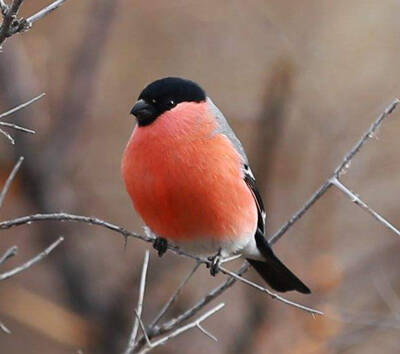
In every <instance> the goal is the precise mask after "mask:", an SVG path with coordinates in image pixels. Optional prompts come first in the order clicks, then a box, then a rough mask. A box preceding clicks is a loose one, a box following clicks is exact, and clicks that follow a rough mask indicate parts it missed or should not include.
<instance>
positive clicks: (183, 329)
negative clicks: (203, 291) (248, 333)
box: [139, 303, 225, 354]
mask: <svg viewBox="0 0 400 354" xmlns="http://www.w3.org/2000/svg"><path fill="white" fill-rule="evenodd" d="M224 306H225V304H224V303H220V304H219V305H217V306H216V307H214V308H213V309H211V310H210V311H207V312H206V313H205V314H204V315H202V316H200V317H199V318H198V319H196V320H195V321H193V322H190V323H188V324H187V325H185V326H183V327H180V328H178V329H177V330H176V331H174V332H172V333H170V334H168V335H167V336H165V337H163V338H161V339H159V340H157V341H154V342H153V343H148V344H147V345H146V346H145V347H144V348H143V349H142V350H141V351H140V352H139V354H145V353H148V352H149V351H150V350H152V349H154V348H155V347H158V346H160V345H162V344H165V343H166V342H168V341H169V340H170V339H172V338H175V337H177V336H179V335H180V334H182V333H184V332H186V331H188V330H190V329H192V328H194V327H197V328H199V329H200V330H201V332H203V333H204V334H206V335H207V336H209V337H210V338H212V339H214V340H215V339H216V338H215V337H214V336H213V335H210V333H208V332H207V331H205V330H204V328H202V327H201V323H202V322H203V321H205V320H206V319H207V318H209V317H210V316H212V315H213V314H215V313H216V312H217V311H220V310H221V309H222V308H223V307H224Z"/></svg>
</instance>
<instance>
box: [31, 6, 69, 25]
mask: <svg viewBox="0 0 400 354" xmlns="http://www.w3.org/2000/svg"><path fill="white" fill-rule="evenodd" d="M66 1H67V0H57V1H54V2H53V3H52V4H50V5H49V6H46V7H45V8H43V9H42V10H40V11H38V12H37V13H35V14H34V15H32V16H31V17H28V18H27V19H26V21H27V22H28V24H29V27H32V25H33V24H34V23H35V22H36V21H39V20H41V19H42V18H43V17H45V16H47V15H48V14H49V13H50V12H53V11H54V10H56V9H58V8H59V7H60V6H61V5H62V4H64V2H66Z"/></svg>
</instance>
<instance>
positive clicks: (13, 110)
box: [0, 92, 46, 119]
mask: <svg viewBox="0 0 400 354" xmlns="http://www.w3.org/2000/svg"><path fill="white" fill-rule="evenodd" d="M44 96H46V94H45V93H44V92H43V93H41V94H40V95H39V96H36V97H34V98H32V99H31V100H29V101H27V102H25V103H22V104H20V105H19V106H17V107H14V108H12V109H10V110H9V111H7V112H4V113H2V114H0V119H2V118H5V117H7V116H9V115H11V114H13V113H15V112H17V111H20V110H21V109H24V108H25V107H28V106H30V105H31V104H32V103H34V102H36V101H38V100H40V99H41V98H43V97H44Z"/></svg>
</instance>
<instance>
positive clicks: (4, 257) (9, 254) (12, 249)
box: [0, 246, 18, 266]
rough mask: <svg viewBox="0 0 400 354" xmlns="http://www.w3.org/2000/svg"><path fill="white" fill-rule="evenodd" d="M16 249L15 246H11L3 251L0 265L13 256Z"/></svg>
mask: <svg viewBox="0 0 400 354" xmlns="http://www.w3.org/2000/svg"><path fill="white" fill-rule="evenodd" d="M17 251H18V247H17V246H12V247H10V248H9V249H8V250H7V251H5V252H4V254H3V255H2V256H1V257H0V266H1V265H3V263H5V262H6V261H7V260H8V259H10V258H11V257H14V256H15V255H16V254H17Z"/></svg>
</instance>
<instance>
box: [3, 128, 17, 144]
mask: <svg viewBox="0 0 400 354" xmlns="http://www.w3.org/2000/svg"><path fill="white" fill-rule="evenodd" d="M0 133H1V134H3V135H4V136H5V137H6V138H7V139H8V140H9V141H10V143H11V144H13V145H14V144H15V140H14V138H13V137H12V136H11V135H10V134H8V133H7V132H5V131H4V130H3V129H0Z"/></svg>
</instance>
